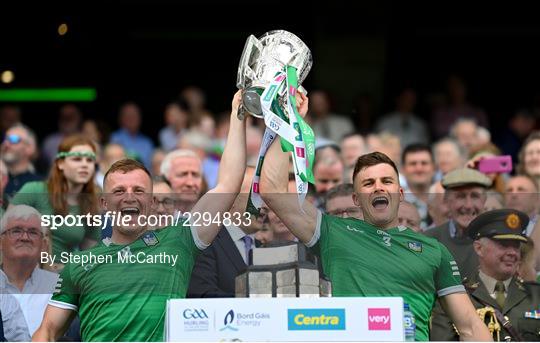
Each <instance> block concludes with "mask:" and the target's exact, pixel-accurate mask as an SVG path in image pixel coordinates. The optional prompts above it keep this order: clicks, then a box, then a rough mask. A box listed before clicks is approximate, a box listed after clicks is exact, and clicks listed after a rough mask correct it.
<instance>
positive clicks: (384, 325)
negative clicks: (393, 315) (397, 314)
mask: <svg viewBox="0 0 540 343" xmlns="http://www.w3.org/2000/svg"><path fill="white" fill-rule="evenodd" d="M368 330H370V331H381V330H383V331H388V330H392V321H391V319H390V309H389V308H368Z"/></svg>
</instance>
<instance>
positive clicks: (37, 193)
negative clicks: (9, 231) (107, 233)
mask: <svg viewBox="0 0 540 343" xmlns="http://www.w3.org/2000/svg"><path fill="white" fill-rule="evenodd" d="M10 203H11V204H13V205H28V206H32V207H34V208H35V209H37V210H38V211H39V212H40V213H41V214H43V215H52V214H54V209H53V208H52V206H51V203H50V200H49V192H48V190H47V183H45V182H42V181H32V182H27V183H25V184H24V186H23V187H22V188H21V190H20V191H19V192H18V193H17V194H16V195H15V196H14V197H13V199H12V200H11V202H10ZM68 211H69V214H85V213H80V208H79V206H69V209H68ZM100 237H101V230H100V228H97V227H95V228H90V227H86V226H67V225H61V226H58V228H56V229H55V230H54V231H52V244H53V255H54V256H58V255H59V254H60V253H62V252H70V251H77V250H79V246H80V245H81V243H82V242H83V241H84V239H85V238H90V239H93V240H95V241H98V240H99V239H100Z"/></svg>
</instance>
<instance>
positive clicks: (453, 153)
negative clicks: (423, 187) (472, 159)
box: [433, 137, 469, 181]
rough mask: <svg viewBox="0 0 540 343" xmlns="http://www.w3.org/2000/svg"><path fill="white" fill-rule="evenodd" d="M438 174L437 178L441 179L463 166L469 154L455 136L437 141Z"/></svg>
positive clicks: (436, 159) (434, 153)
mask: <svg viewBox="0 0 540 343" xmlns="http://www.w3.org/2000/svg"><path fill="white" fill-rule="evenodd" d="M433 155H434V157H435V166H436V168H437V174H436V175H435V180H437V181H440V180H441V179H442V178H443V176H444V175H446V173H448V172H450V171H452V170H456V169H459V168H463V167H464V166H465V163H466V162H467V159H468V157H469V156H468V155H467V151H466V150H465V148H463V147H462V146H461V144H459V142H458V141H456V140H455V139H453V138H450V137H447V138H442V139H441V140H439V141H437V142H436V143H435V144H434V146H433Z"/></svg>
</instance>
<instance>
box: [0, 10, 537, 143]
mask: <svg viewBox="0 0 540 343" xmlns="http://www.w3.org/2000/svg"><path fill="white" fill-rule="evenodd" d="M291 4H292V6H290V5H289V3H287V2H280V1H277V2H276V1H273V2H264V3H263V2H247V1H244V2H235V3H233V4H225V3H222V2H219V3H218V2H210V1H187V2H183V1H116V2H111V4H103V3H99V2H69V3H61V2H54V4H53V5H51V4H47V5H45V4H40V5H36V4H30V3H27V4H21V3H19V4H17V5H16V6H6V5H5V4H4V5H1V8H0V13H2V18H1V20H0V44H1V45H0V71H2V70H5V69H11V70H13V71H14V72H15V81H14V82H13V83H11V84H9V85H4V84H0V88H2V89H5V88H13V87H67V86H74V87H75V86H77V87H95V88H96V89H97V93H98V98H97V100H96V101H95V102H94V103H82V104H80V106H81V108H82V109H83V112H84V114H85V117H87V118H102V119H107V120H108V121H109V123H110V124H111V126H112V128H113V129H114V128H115V127H116V114H117V110H118V107H119V105H120V104H121V102H123V101H126V100H134V101H136V102H137V103H139V104H140V105H141V107H142V110H143V115H144V119H143V120H144V124H143V131H144V132H145V133H147V134H149V135H151V136H152V137H154V138H155V137H156V136H157V132H158V130H159V128H161V127H162V126H163V121H162V113H163V108H164V106H165V104H166V102H167V101H169V100H170V99H172V98H173V97H175V96H176V95H177V94H178V93H179V91H180V90H181V89H182V88H183V87H184V86H187V85H191V84H195V85H198V86H200V87H201V88H202V89H204V90H205V91H206V93H207V99H208V106H209V108H210V110H212V111H214V112H216V113H217V112H220V111H223V110H227V109H228V107H229V103H230V100H231V97H232V94H233V93H234V92H235V82H236V71H237V66H238V61H239V58H240V54H241V52H242V49H243V46H244V42H245V40H246V38H247V37H248V36H249V35H250V34H254V35H255V36H260V35H261V34H263V33H264V32H266V31H269V30H272V29H285V30H289V31H291V32H293V33H295V34H297V35H298V36H299V37H300V38H301V39H302V40H304V42H306V44H307V45H308V46H309V47H310V48H311V50H312V53H313V59H314V65H313V69H312V71H311V73H310V75H309V76H308V78H307V80H306V82H305V84H304V86H305V87H306V88H307V89H308V90H310V89H315V88H324V89H328V90H330V91H331V92H332V94H333V99H334V104H335V107H336V111H337V112H340V113H343V114H346V115H349V116H351V117H352V118H353V119H357V118H355V113H356V112H355V103H356V100H357V98H358V96H360V95H364V96H367V97H368V98H369V99H372V101H373V116H374V118H371V122H373V121H374V120H375V119H376V117H377V116H379V115H381V114H383V113H385V112H386V111H388V110H390V109H391V108H392V106H393V99H394V96H395V93H396V91H397V90H398V89H399V88H400V87H402V86H403V85H413V86H414V87H416V89H417V90H418V94H419V104H418V108H417V112H418V113H419V115H421V116H422V117H424V118H426V119H429V116H430V113H429V108H428V106H427V99H428V98H429V96H430V95H432V94H434V93H437V92H443V91H444V87H445V79H446V77H447V76H448V74H449V73H458V74H460V75H462V76H463V77H464V78H465V80H466V81H467V84H468V90H469V99H470V100H471V102H472V103H473V104H475V105H478V106H481V107H483V108H484V109H485V110H486V112H487V114H488V116H489V117H490V121H491V122H492V123H493V125H492V128H491V129H492V131H493V132H496V131H497V130H498V129H500V128H501V127H503V126H504V125H506V118H508V117H509V116H510V115H511V113H512V111H514V109H516V108H520V107H533V106H537V105H538V94H540V85H539V80H540V68H539V67H538V65H539V63H540V59H539V57H538V55H539V54H538V53H539V48H538V46H539V43H540V20H538V10H537V9H536V8H535V7H534V6H533V5H532V4H526V3H512V4H508V3H505V4H498V5H494V4H493V3H489V4H488V3H485V4H478V3H460V2H443V3H434V4H418V3H417V4H414V5H410V4H404V3H397V2H388V1H386V2H385V1H378V2H375V1H369V2H358V3H354V4H351V3H345V2H339V1H328V2H326V3H325V4H323V5H316V4H312V3H309V2H305V1H304V2H294V3H291ZM74 6H77V7H74ZM289 6H290V7H289ZM63 22H65V23H67V24H68V27H69V31H68V33H67V35H65V36H59V35H58V33H57V28H58V25H60V24H61V23H63ZM535 99H536V100H535ZM59 107H60V104H58V103H24V104H22V109H23V121H24V122H25V123H27V124H29V125H30V126H31V127H32V128H34V129H35V130H36V131H37V134H38V136H39V137H40V138H43V137H44V136H45V135H46V134H48V133H50V132H52V131H54V130H55V128H56V115H57V111H58V108H59Z"/></svg>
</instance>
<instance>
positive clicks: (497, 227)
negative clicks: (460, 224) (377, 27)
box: [430, 209, 540, 341]
mask: <svg viewBox="0 0 540 343" xmlns="http://www.w3.org/2000/svg"><path fill="white" fill-rule="evenodd" d="M528 222H529V218H528V216H527V215H526V214H525V213H523V212H520V211H517V210H509V209H500V210H493V211H489V212H485V213H483V214H481V215H479V216H478V217H476V219H475V220H473V221H472V222H471V224H470V225H469V228H468V234H469V237H470V238H471V239H473V240H474V243H473V247H474V250H475V252H476V254H477V255H478V259H479V262H480V264H479V270H478V271H477V273H476V274H475V275H474V277H473V278H471V279H470V280H468V281H467V282H466V283H465V287H466V288H467V291H468V292H469V296H470V298H471V300H472V302H473V305H474V307H475V308H477V309H478V310H479V311H481V312H486V317H487V318H488V319H486V322H487V321H490V320H495V319H493V318H492V319H489V318H490V316H492V317H495V318H496V320H497V321H498V324H499V325H500V331H499V330H495V332H494V337H493V338H494V340H498V341H538V340H540V333H539V331H538V328H539V326H538V315H537V311H538V306H539V305H540V304H539V299H540V298H539V297H538V295H539V292H538V286H534V285H532V284H525V283H523V280H521V279H520V278H518V277H517V271H518V268H519V264H520V260H521V259H520V245H523V244H526V243H527V238H526V236H525V229H526V228H527V223H528ZM458 332H459V330H458V331H457V332H456V330H454V329H453V327H452V322H451V321H450V320H449V319H448V317H447V316H446V315H445V314H444V313H443V312H440V311H435V312H434V315H433V319H432V330H431V336H430V340H432V341H457V340H458V339H459V334H458ZM497 332H498V333H497Z"/></svg>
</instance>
